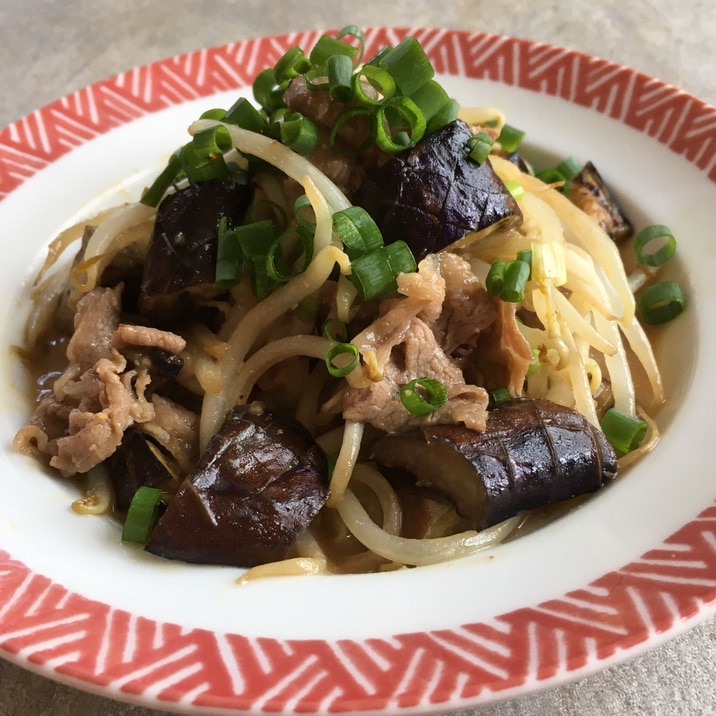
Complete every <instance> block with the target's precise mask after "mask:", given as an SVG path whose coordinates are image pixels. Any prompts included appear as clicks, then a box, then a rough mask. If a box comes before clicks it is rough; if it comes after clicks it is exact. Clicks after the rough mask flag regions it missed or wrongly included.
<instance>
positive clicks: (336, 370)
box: [326, 343, 360, 378]
mask: <svg viewBox="0 0 716 716" xmlns="http://www.w3.org/2000/svg"><path fill="white" fill-rule="evenodd" d="M336 358H338V359H339V362H340V363H342V364H343V365H335V364H334V361H335V360H336ZM359 362H360V353H359V352H358V348H357V346H355V345H353V343H336V345H335V346H331V347H330V348H329V349H328V351H327V352H326V368H327V369H328V372H329V373H330V374H331V375H332V376H333V377H334V378H343V377H344V376H346V375H348V374H349V373H350V372H351V371H352V370H354V369H355V368H356V367H357V366H358V363H359Z"/></svg>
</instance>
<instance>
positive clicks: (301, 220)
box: [293, 194, 316, 233]
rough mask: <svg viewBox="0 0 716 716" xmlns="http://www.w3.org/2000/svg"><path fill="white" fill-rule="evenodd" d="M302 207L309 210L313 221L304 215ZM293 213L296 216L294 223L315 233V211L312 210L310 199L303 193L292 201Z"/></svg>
mask: <svg viewBox="0 0 716 716" xmlns="http://www.w3.org/2000/svg"><path fill="white" fill-rule="evenodd" d="M304 209H307V210H308V211H309V212H310V216H311V217H312V218H313V219H314V220H313V221H311V220H310V219H309V218H307V217H306V215H305V214H306V212H305V211H304ZM293 215H294V217H295V218H296V223H297V224H298V225H299V226H300V227H302V228H303V229H306V230H307V231H310V232H311V233H315V231H316V222H315V218H316V216H315V212H314V211H313V204H311V200H310V199H309V198H308V197H307V196H306V195H305V194H301V196H299V197H298V198H297V199H296V201H294V202H293Z"/></svg>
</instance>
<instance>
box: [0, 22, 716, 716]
mask: <svg viewBox="0 0 716 716" xmlns="http://www.w3.org/2000/svg"><path fill="white" fill-rule="evenodd" d="M407 34H413V35H415V36H416V37H418V39H419V40H420V41H421V42H422V44H423V46H424V47H425V48H426V50H427V52H428V54H429V55H430V57H431V59H432V61H433V63H434V66H435V68H436V70H437V72H438V73H439V75H440V79H441V81H442V82H443V84H444V85H445V86H446V88H447V89H448V91H449V93H450V94H451V95H453V96H455V97H457V98H458V99H459V100H460V101H461V103H462V104H465V105H493V106H497V107H499V108H501V109H502V110H503V111H504V112H505V114H506V116H507V118H508V121H509V122H510V123H512V124H514V125H516V126H519V127H520V128H522V129H525V130H526V131H527V137H528V142H529V144H528V149H529V151H530V152H531V153H532V156H534V157H552V158H557V157H564V156H566V155H572V156H575V157H576V158H578V159H580V160H583V161H584V160H587V159H593V160H594V161H595V162H596V163H597V165H598V168H599V170H600V172H601V173H602V174H603V175H604V176H606V177H607V179H608V181H609V183H610V185H611V186H612V187H613V188H614V190H615V191H616V193H617V195H618V196H619V198H620V200H621V201H622V203H623V204H624V205H625V207H626V209H627V211H628V213H629V214H630V215H631V218H632V220H633V221H634V222H635V223H637V224H644V223H663V224H666V225H668V226H669V227H670V228H671V229H672V230H673V232H674V234H675V235H676V236H677V238H678V239H679V254H680V255H679V259H678V261H677V262H676V266H675V268H674V271H675V274H676V276H677V278H678V279H679V280H681V281H682V282H683V283H684V284H685V285H686V286H687V290H688V294H689V296H690V304H689V307H688V311H687V312H686V313H685V314H684V315H683V316H681V317H680V318H679V319H678V320H677V321H675V322H674V323H673V324H672V325H670V326H669V327H668V328H665V329H663V331H662V334H663V335H662V336H660V337H658V339H657V342H656V346H657V349H658V352H659V354H660V357H661V360H662V364H663V369H664V379H665V382H666V387H667V391H668V394H669V396H670V402H669V405H668V407H667V408H666V409H665V410H664V411H663V412H662V414H661V415H660V416H659V419H660V423H661V427H662V432H663V437H662V441H661V444H660V445H659V446H658V449H657V452H656V453H654V454H653V455H651V456H649V457H647V458H646V459H645V460H644V461H642V462H641V463H639V464H638V465H636V466H635V467H634V468H633V469H632V470H631V471H630V472H629V473H628V475H627V476H626V477H625V478H624V479H623V480H619V481H617V482H616V483H615V484H614V485H612V486H610V487H609V489H606V490H604V491H602V492H601V493H600V494H599V495H597V496H596V497H595V498H594V499H592V500H590V501H588V502H587V503H586V504H585V505H583V506H582V507H581V508H579V509H578V510H577V511H575V512H573V513H571V514H570V515H568V516H566V517H564V518H562V519H560V520H558V521H556V522H554V523H552V524H551V525H548V526H547V527H544V528H542V529H541V530H539V531H537V532H536V533H534V534H532V535H530V536H528V537H526V538H524V539H522V540H517V541H515V542H512V543H508V544H505V545H502V546H500V547H498V548H496V549H494V550H492V551H491V552H489V553H484V554H477V555H475V556H473V557H470V558H466V559H462V560H457V561H455V562H451V563H449V564H443V565H436V566H431V567H422V568H419V569H411V570H402V571H399V572H393V573H386V574H377V575H351V576H340V577H337V576H320V577H290V578H280V579H270V580H268V579H267V580H265V581H259V582H253V583H249V584H247V585H243V586H237V585H236V583H235V579H236V577H237V576H238V572H237V570H235V569H230V568H220V567H201V566H191V565H185V564H181V563H171V562H167V563H165V562H162V561H159V562H158V560H156V559H154V558H153V557H151V556H150V555H147V554H145V553H144V552H142V551H140V550H137V549H134V548H132V547H129V546H126V545H122V544H121V543H120V541H119V528H118V527H117V525H115V524H113V523H112V522H111V521H109V520H105V519H102V518H93V517H86V516H85V517H80V516H78V515H76V514H74V513H73V512H72V511H71V510H70V509H69V505H70V502H71V500H72V499H74V497H75V496H76V494H75V491H74V488H73V487H71V486H69V485H66V484H63V482H62V481H61V480H58V479H56V478H53V477H51V476H49V475H47V474H45V473H43V472H42V471H41V470H39V469H38V468H37V466H36V465H35V464H33V463H32V462H31V461H29V460H27V459H26V458H23V457H21V456H18V455H16V454H14V453H13V452H12V449H11V447H10V441H11V439H12V436H13V435H14V433H15V431H16V430H17V428H18V427H19V426H20V425H21V424H22V422H23V420H24V419H25V418H26V417H27V415H28V411H29V406H28V399H27V394H28V388H27V381H26V377H25V376H24V374H23V372H22V370H21V368H20V367H19V365H18V363H17V361H16V360H15V359H14V357H13V355H12V353H11V351H5V352H4V354H3V359H2V372H1V373H0V381H1V383H2V392H3V396H4V397H3V404H2V408H0V433H1V434H2V437H3V446H2V449H1V453H0V490H1V491H2V498H1V499H0V654H2V656H4V657H6V658H9V659H11V660H13V661H15V662H16V663H19V664H21V665H24V666H26V667H28V668H32V669H34V670H36V671H39V672H40V673H42V674H44V675H45V676H48V677H50V678H54V679H58V680H61V681H64V682H67V683H70V684H72V685H74V686H78V687H80V688H85V689H88V690H91V691H94V692H99V693H102V694H104V695H106V696H109V697H113V698H117V699H121V700H125V701H129V702H134V703H141V704H144V705H147V706H151V707H154V708H165V709H168V710H172V711H179V712H185V713H205V712H207V711H208V710H215V711H212V712H216V713H237V712H248V711H252V712H259V711H271V712H282V713H283V712H295V711H300V712H305V713H328V712H352V713H360V712H366V713H367V712H370V713H398V712H410V713H416V712H434V711H446V710H451V709H460V708H467V707H470V706H474V705H477V704H481V703H485V702H489V701H494V700H497V699H504V698H508V697H512V696H517V695H522V694H525V693H527V692H529V691H532V690H535V689H538V688H541V687H544V686H548V685H554V684H556V683H559V682H561V681H564V680H567V679H574V678H578V677H580V676H583V675H586V674H589V673H592V672H594V671H596V670H598V669H602V668H604V667H606V666H608V665H611V664H614V663H616V662H618V661H620V660H622V659H625V658H627V657H630V656H633V655H636V654H637V653H639V652H641V651H643V650H644V649H646V648H648V647H651V646H653V645H655V644H657V643H659V642H661V641H663V640H665V639H667V638H669V637H672V636H674V635H675V634H677V633H679V632H681V631H682V630H684V629H687V628H689V627H690V626H693V625H694V624H695V623H696V622H697V621H698V620H700V619H702V618H704V617H706V616H707V615H710V614H713V613H714V611H716V578H715V577H714V574H716V504H715V499H716V484H714V482H713V480H712V478H711V475H710V473H709V471H707V470H704V468H703V465H704V464H709V462H710V458H711V455H710V450H709V439H710V438H711V435H710V433H711V429H710V419H711V418H710V416H711V414H712V406H713V404H714V400H715V399H716V388H715V387H714V382H713V379H712V376H711V372H712V371H711V368H712V366H713V365H714V364H716V330H714V328H716V326H715V325H714V324H715V323H716V319H714V311H713V307H714V305H716V303H715V298H716V297H715V296H714V291H716V282H714V281H713V276H714V275H716V252H714V250H713V248H712V232H713V227H714V226H715V225H716V183H715V182H716V155H715V154H714V152H713V147H714V145H715V143H716V109H715V108H713V107H710V106H708V105H706V104H704V103H703V102H700V101H699V100H697V99H695V98H694V97H691V96H689V95H687V94H685V93H683V92H681V91H679V90H678V89H676V88H674V87H671V86H668V85H665V84H663V83H661V82H660V81H658V80H655V79H652V78H650V77H647V76H645V75H643V74H640V73H638V72H635V71H633V70H631V69H628V68H625V67H621V66H618V65H615V64H612V63H610V62H608V61H605V60H602V59H597V58H594V57H590V56H586V55H583V54H579V53H577V52H574V51H570V50H567V49H562V48H558V47H553V46H549V45H544V44H540V43H534V42H528V41H525V40H520V39H514V38H508V37H502V36H495V35H487V34H479V33H477V34H468V33H462V32H455V31H448V30H437V29H427V30H426V29H412V30H408V29H388V28H378V29H372V30H369V31H368V33H367V40H368V48H367V52H368V53H369V54H371V53H374V52H375V51H377V49H379V48H380V47H381V46H382V45H383V44H385V43H391V44H394V43H396V42H398V41H399V40H400V39H402V37H404V36H405V35H407ZM319 35H320V33H319V32H312V33H303V34H295V35H290V36H288V35H287V36H281V37H273V38H263V39H258V40H252V41H246V42H239V43H233V44H230V45H226V46H222V47H216V48H211V49H205V50H200V51H197V52H193V53H190V54H187V55H183V56H180V57H174V58H170V59H167V60H165V61H162V62H158V63H155V64H152V65H149V66H146V67H141V68H138V69H134V70H131V71H129V72H125V73H123V74H120V75H117V76H116V77H113V78H111V79H108V80H106V81H104V82H100V83H98V84H96V85H93V86H91V87H88V88H86V89H83V90H81V91H78V92H76V93H74V94H72V95H70V96H67V97H65V98H62V99H60V100H58V101H56V102H54V103H52V104H51V105H49V106H47V107H44V108H43V109H40V110H38V111H36V112H34V113H33V114H31V115H29V116H27V117H25V118H24V119H21V120H20V121H18V122H16V123H14V124H12V125H11V126H9V127H7V128H6V129H4V130H2V132H1V133H0V199H1V200H0V231H1V232H2V236H3V240H4V242H5V245H6V246H8V247H11V251H6V253H5V255H4V257H3V262H2V265H0V307H1V309H2V326H3V327H2V333H1V339H2V342H3V344H4V345H6V346H9V345H12V344H14V343H17V342H18V341H19V336H20V332H21V329H22V323H23V320H24V317H25V314H26V311H27V305H26V295H27V290H28V282H29V280H30V277H31V276H32V275H33V274H34V272H35V270H36V269H37V268H38V266H39V264H40V261H41V260H42V250H43V248H44V246H46V244H47V243H48V242H49V241H50V239H51V238H52V237H53V236H54V235H55V234H56V233H57V232H58V231H59V230H61V229H62V228H63V227H65V226H67V225H69V224H70V223H73V222H74V221H76V220H78V219H79V218H81V217H83V216H86V215H89V214H92V213H93V212H95V211H97V210H98V209H99V208H101V207H103V206H106V205H109V204H113V203H117V202H118V201H123V200H126V199H130V198H136V197H137V196H138V192H139V191H140V189H141V188H142V187H143V186H145V185H146V184H147V183H148V181H149V179H150V178H151V177H152V176H154V174H155V172H156V171H157V169H158V168H159V167H160V166H162V164H163V162H164V161H165V159H166V157H167V155H168V154H169V152H171V151H172V150H173V149H174V148H175V147H176V146H177V145H179V144H180V143H182V142H183V141H185V137H186V134H185V128H186V127H187V125H188V124H189V122H190V121H191V120H192V119H194V118H195V117H196V116H198V114H199V113H200V112H201V111H203V110H204V109H206V108H208V107H213V106H227V105H228V104H230V103H232V102H233V100H234V99H235V98H236V96H237V95H238V94H240V93H243V94H246V95H248V94H249V90H248V89H247V88H248V87H249V86H250V82H251V80H252V78H253V76H254V75H255V74H256V73H257V72H258V71H259V70H261V69H263V68H264V67H266V66H269V65H273V64H274V63H275V62H276V60H277V59H278V58H279V57H280V56H281V55H282V54H283V52H284V51H285V50H286V49H287V48H289V47H290V46H292V45H293V44H300V45H301V46H304V47H310V46H312V45H313V43H314V42H315V41H316V39H317V38H318V36H319Z"/></svg>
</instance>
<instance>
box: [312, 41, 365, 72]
mask: <svg viewBox="0 0 716 716" xmlns="http://www.w3.org/2000/svg"><path fill="white" fill-rule="evenodd" d="M349 34H352V33H348V32H346V33H344V35H342V36H341V37H345V36H347V35H349ZM357 52H358V48H357V47H355V46H354V45H349V44H348V43H347V42H342V41H341V40H340V38H337V37H331V36H330V35H321V37H319V38H318V40H317V41H316V44H315V45H314V46H313V49H312V50H311V53H310V55H309V56H308V57H309V60H310V63H311V64H312V65H314V66H318V67H325V66H327V65H328V63H329V61H330V59H331V58H332V57H345V58H347V59H348V60H349V61H350V63H351V66H352V65H353V59H354V58H355V56H356V54H357Z"/></svg>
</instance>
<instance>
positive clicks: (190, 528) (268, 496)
mask: <svg viewBox="0 0 716 716" xmlns="http://www.w3.org/2000/svg"><path fill="white" fill-rule="evenodd" d="M327 497H328V463H327V460H326V456H325V453H324V452H323V451H322V450H321V448H320V447H319V446H318V445H317V443H316V442H315V441H314V440H313V438H312V437H311V435H310V434H309V433H308V431H307V430H306V429H305V428H304V427H303V426H302V425H300V424H299V423H297V422H296V421H294V420H293V419H291V418H288V417H286V416H283V415H279V414H277V413H274V412H272V411H268V410H266V409H263V408H258V409H257V408H255V407H253V406H252V407H251V408H249V407H247V406H245V405H244V406H238V407H236V408H234V409H233V410H232V411H231V412H230V413H229V415H228V417H227V418H226V420H225V422H224V423H223V425H222V427H221V428H220V429H219V432H218V433H217V434H216V435H215V436H214V437H213V438H212V439H211V440H210V441H209V444H208V446H207V448H206V450H205V451H204V453H203V455H202V456H201V458H200V459H199V462H198V464H197V466H196V468H195V470H194V472H193V473H192V474H191V475H189V476H188V477H187V478H186V479H185V480H184V481H183V482H182V484H181V486H180V487H179V490H178V491H177V493H176V495H174V497H173V499H172V500H171V502H170V503H169V506H168V507H167V510H166V512H165V513H164V515H163V516H162V517H161V518H160V519H159V521H158V522H157V524H156V525H155V527H154V529H153V530H152V532H151V534H150V536H149V540H148V542H147V545H146V549H147V550H148V551H149V552H152V553H153V554H157V555H159V556H161V557H166V558H168V559H178V560H183V561H185V562H197V563H202V564H224V565H231V566H236V567H252V566H254V565H257V564H264V563H267V562H274V561H277V560H280V559H284V558H285V557H286V556H287V555H288V553H289V551H290V549H291V548H292V547H293V545H294V544H295V542H296V540H297V539H298V537H299V536H300V535H301V534H302V533H303V532H304V531H305V529H306V528H307V527H308V525H309V523H310V522H311V520H312V519H313V518H314V517H315V515H316V514H317V513H318V511H319V510H320V509H321V507H323V505H324V503H325V501H326V499H327Z"/></svg>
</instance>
